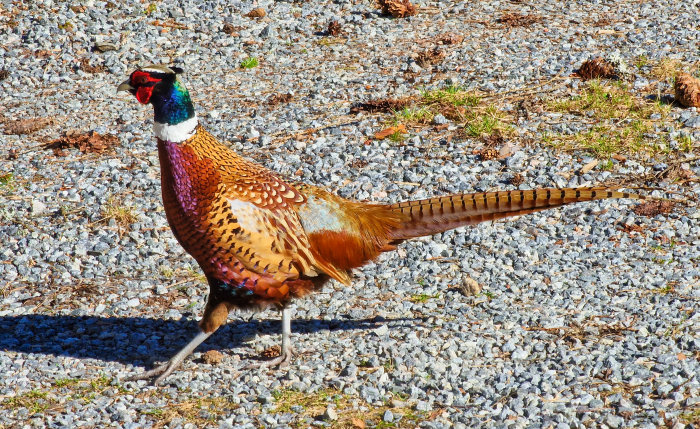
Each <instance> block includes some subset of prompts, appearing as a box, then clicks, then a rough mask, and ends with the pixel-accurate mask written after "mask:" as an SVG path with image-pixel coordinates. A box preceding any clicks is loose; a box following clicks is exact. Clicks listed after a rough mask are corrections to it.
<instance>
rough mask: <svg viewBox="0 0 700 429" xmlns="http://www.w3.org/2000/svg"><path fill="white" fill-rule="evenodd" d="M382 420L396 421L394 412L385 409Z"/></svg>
mask: <svg viewBox="0 0 700 429" xmlns="http://www.w3.org/2000/svg"><path fill="white" fill-rule="evenodd" d="M382 420H384V421H385V422H387V423H391V422H393V421H394V413H392V412H391V410H386V411H384V416H383V417H382Z"/></svg>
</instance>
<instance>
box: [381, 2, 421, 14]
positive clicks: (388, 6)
mask: <svg viewBox="0 0 700 429" xmlns="http://www.w3.org/2000/svg"><path fill="white" fill-rule="evenodd" d="M379 6H380V7H381V8H382V13H383V14H384V15H391V16H393V17H394V18H405V17H407V16H413V15H415V14H416V13H417V11H416V7H415V6H413V5H412V4H411V2H410V1H409V0H379Z"/></svg>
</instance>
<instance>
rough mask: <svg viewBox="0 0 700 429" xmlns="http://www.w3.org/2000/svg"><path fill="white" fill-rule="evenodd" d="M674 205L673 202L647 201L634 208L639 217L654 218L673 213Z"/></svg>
mask: <svg viewBox="0 0 700 429" xmlns="http://www.w3.org/2000/svg"><path fill="white" fill-rule="evenodd" d="M673 206H674V203H673V202H672V201H647V202H645V203H642V204H640V205H638V206H637V207H635V208H633V209H632V211H633V212H634V213H635V214H637V215H638V216H647V217H654V216H656V215H659V214H667V213H671V211H672V210H673Z"/></svg>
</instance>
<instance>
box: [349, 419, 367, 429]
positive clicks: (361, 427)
mask: <svg viewBox="0 0 700 429" xmlns="http://www.w3.org/2000/svg"><path fill="white" fill-rule="evenodd" d="M351 422H352V425H353V426H354V427H356V428H357V429H365V428H366V427H367V425H366V424H365V422H364V421H363V420H362V419H358V418H357V417H353V418H352V420H351Z"/></svg>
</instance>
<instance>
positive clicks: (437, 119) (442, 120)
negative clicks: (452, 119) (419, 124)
mask: <svg viewBox="0 0 700 429" xmlns="http://www.w3.org/2000/svg"><path fill="white" fill-rule="evenodd" d="M447 122H449V121H448V120H447V118H446V117H444V116H443V115H441V114H439V113H438V114H437V115H435V116H433V124H435V125H443V124H446V123H447Z"/></svg>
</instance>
